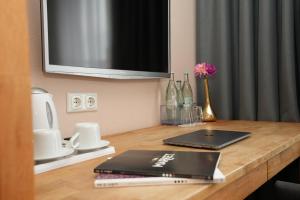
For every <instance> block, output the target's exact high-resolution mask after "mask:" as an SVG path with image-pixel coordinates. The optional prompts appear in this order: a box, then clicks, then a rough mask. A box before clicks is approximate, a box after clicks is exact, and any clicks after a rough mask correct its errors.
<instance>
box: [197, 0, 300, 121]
mask: <svg viewBox="0 0 300 200" xmlns="http://www.w3.org/2000/svg"><path fill="white" fill-rule="evenodd" d="M196 9H197V11H196V13H197V63H200V62H208V63H212V64H215V65H216V66H217V68H218V72H217V74H216V75H215V77H213V78H211V79H210V80H209V87H210V95H211V101H212V107H213V109H214V111H215V113H216V115H217V117H218V118H219V119H243V120H273V121H299V107H300V80H299V77H300V66H299V65H300V28H299V27H300V0H197V8H196ZM202 84H203V81H201V80H198V81H197V97H198V102H199V103H200V104H202V103H203V88H202V87H203V85H202Z"/></svg>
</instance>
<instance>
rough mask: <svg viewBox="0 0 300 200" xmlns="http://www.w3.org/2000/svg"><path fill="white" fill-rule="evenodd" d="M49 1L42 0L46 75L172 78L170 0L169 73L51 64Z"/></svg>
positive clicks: (44, 67)
mask: <svg viewBox="0 0 300 200" xmlns="http://www.w3.org/2000/svg"><path fill="white" fill-rule="evenodd" d="M47 1H51V0H41V2H42V3H41V18H42V20H41V22H42V46H43V47H42V50H43V69H44V71H45V72H46V73H54V74H67V75H77V76H89V77H100V78H114V79H153V78H170V73H171V63H170V62H171V46H170V0H167V1H168V72H149V71H133V70H117V69H100V68H95V67H80V66H65V65H53V64H50V63H49V43H48V42H49V40H48V12H47ZM87 1H88V0H87Z"/></svg>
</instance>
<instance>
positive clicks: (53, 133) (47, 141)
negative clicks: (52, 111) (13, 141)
mask: <svg viewBox="0 0 300 200" xmlns="http://www.w3.org/2000/svg"><path fill="white" fill-rule="evenodd" d="M33 133H34V157H35V158H44V157H51V156H55V155H57V154H59V152H61V150H62V139H61V134H60V131H59V130H58V129H36V130H34V131H33Z"/></svg>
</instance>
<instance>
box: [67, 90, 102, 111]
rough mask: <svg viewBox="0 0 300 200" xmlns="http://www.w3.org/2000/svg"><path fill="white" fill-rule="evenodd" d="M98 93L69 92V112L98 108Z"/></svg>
mask: <svg viewBox="0 0 300 200" xmlns="http://www.w3.org/2000/svg"><path fill="white" fill-rule="evenodd" d="M97 101H98V100H97V93H68V94H67V112H88V111H95V110H97V109H98V104H97Z"/></svg>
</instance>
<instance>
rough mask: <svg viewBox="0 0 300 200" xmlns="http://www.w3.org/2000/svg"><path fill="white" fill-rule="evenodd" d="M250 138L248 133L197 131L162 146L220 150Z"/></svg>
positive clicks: (170, 139) (175, 138) (170, 140)
mask: <svg viewBox="0 0 300 200" xmlns="http://www.w3.org/2000/svg"><path fill="white" fill-rule="evenodd" d="M249 136H250V132H239V131H225V130H206V129H204V130H198V131H195V132H191V133H187V134H184V135H180V136H176V137H172V138H168V139H165V140H163V142H164V144H169V145H177V146H186V147H194V148H205V149H221V148H223V147H225V146H228V145H230V144H232V143H235V142H237V141H240V140H242V139H245V138H247V137H249Z"/></svg>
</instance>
